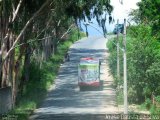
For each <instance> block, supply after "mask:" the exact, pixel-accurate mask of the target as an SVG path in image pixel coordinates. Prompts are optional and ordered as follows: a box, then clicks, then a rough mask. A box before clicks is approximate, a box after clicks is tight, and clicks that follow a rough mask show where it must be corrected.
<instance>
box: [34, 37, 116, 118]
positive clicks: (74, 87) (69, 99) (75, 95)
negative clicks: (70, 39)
mask: <svg viewBox="0 0 160 120" xmlns="http://www.w3.org/2000/svg"><path fill="white" fill-rule="evenodd" d="M106 42H107V39H104V38H102V37H89V38H83V39H81V40H79V41H77V42H76V43H75V44H74V45H72V46H71V48H70V62H65V63H64V64H62V65H61V67H60V71H59V74H58V76H57V78H56V81H55V86H54V85H53V87H52V90H51V91H50V92H49V93H48V96H47V98H46V99H45V100H44V102H43V104H42V106H41V107H40V108H38V109H37V110H36V111H35V113H34V115H33V116H31V119H33V120H105V116H104V114H111V113H117V112H118V109H117V107H116V102H115V101H116V100H115V90H114V89H113V87H112V82H113V81H112V80H113V78H112V76H111V75H110V73H109V68H108V66H107V62H106V60H104V61H103V62H102V65H101V80H103V82H104V85H103V86H104V87H103V89H102V90H100V91H94V90H90V91H80V90H79V87H78V84H77V83H78V71H77V65H78V63H79V59H80V58H81V57H88V56H90V57H98V58H100V59H107V56H108V53H107V49H106ZM102 114H103V115H102Z"/></svg>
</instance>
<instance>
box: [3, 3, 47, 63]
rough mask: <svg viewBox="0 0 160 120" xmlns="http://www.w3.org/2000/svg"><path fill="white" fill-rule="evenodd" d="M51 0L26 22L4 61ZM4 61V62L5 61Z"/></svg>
mask: <svg viewBox="0 0 160 120" xmlns="http://www.w3.org/2000/svg"><path fill="white" fill-rule="evenodd" d="M49 1H50V0H47V1H46V2H45V3H44V4H43V5H42V6H41V7H40V9H39V10H38V11H37V12H36V13H34V15H33V16H32V17H31V18H30V19H29V20H28V22H27V23H26V25H25V26H24V27H23V29H22V30H21V32H20V34H19V35H18V37H17V38H16V40H15V42H14V43H13V45H12V47H11V48H10V50H9V51H8V52H7V53H6V55H5V56H4V58H3V61H5V60H6V58H7V57H8V56H9V54H10V53H11V51H12V50H13V49H14V47H15V45H16V44H17V42H18V41H19V39H20V38H21V36H22V35H23V33H24V32H25V31H26V29H27V27H28V26H29V25H30V24H31V22H32V21H33V20H34V19H35V18H36V17H37V16H38V14H39V13H40V12H41V11H42V10H43V8H44V7H45V6H46V5H47V4H48V3H49ZM3 61H2V62H3Z"/></svg>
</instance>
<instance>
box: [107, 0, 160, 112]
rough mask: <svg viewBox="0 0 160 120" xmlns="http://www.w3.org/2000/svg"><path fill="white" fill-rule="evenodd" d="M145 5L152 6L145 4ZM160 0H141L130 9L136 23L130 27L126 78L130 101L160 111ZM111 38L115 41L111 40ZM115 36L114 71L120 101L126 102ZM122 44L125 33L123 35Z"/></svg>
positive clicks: (110, 47)
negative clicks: (134, 8)
mask: <svg viewBox="0 0 160 120" xmlns="http://www.w3.org/2000/svg"><path fill="white" fill-rule="evenodd" d="M146 5H149V6H152V7H147V8H146V7H145V6H146ZM159 5H160V2H159V0H155V1H151V0H147V1H145V0H142V1H141V2H140V3H138V6H139V9H137V10H133V11H132V12H131V13H130V16H131V18H132V20H134V21H135V22H136V23H137V25H135V26H128V28H127V82H128V102H129V104H138V105H141V108H145V109H147V110H149V111H150V112H151V114H160V79H159V78H160V34H159V33H160V28H159V26H160V15H159V12H158V10H159V7H158V6H159ZM111 41H112V42H111ZM113 42H115V43H116V38H114V39H112V40H110V42H109V43H108V44H107V46H108V48H109V51H110V57H109V63H110V68H111V72H112V74H113V75H114V78H115V85H116V86H117V88H119V86H121V87H120V88H119V92H118V95H117V96H118V97H117V98H118V102H119V104H123V92H122V89H123V88H122V87H123V56H122V54H123V53H122V52H121V53H120V58H121V59H120V65H121V66H120V68H121V69H120V70H121V73H120V74H121V78H120V80H117V76H116V64H117V61H116V57H117V53H116V46H115V45H114V44H113ZM120 43H121V45H120V46H121V47H123V45H122V37H121V38H120Z"/></svg>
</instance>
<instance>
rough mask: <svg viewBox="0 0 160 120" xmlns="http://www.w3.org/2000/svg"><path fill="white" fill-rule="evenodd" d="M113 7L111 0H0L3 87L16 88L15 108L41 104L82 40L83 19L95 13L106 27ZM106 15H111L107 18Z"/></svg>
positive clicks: (0, 85)
mask: <svg viewBox="0 0 160 120" xmlns="http://www.w3.org/2000/svg"><path fill="white" fill-rule="evenodd" d="M91 9H92V10H91ZM112 10H113V7H112V6H111V5H110V1H108V0H99V1H97V0H91V1H90V0H84V1H82V0H77V1H75V0H72V1H67V0H65V1H62V0H58V1H56V0H39V1H38V0H0V25H1V29H0V88H2V89H5V88H10V89H11V93H10V94H11V97H12V98H9V99H11V100H10V101H11V103H10V104H12V107H13V108H14V110H15V111H20V112H21V111H22V112H23V111H33V109H35V108H36V107H37V105H39V103H40V101H41V100H40V99H41V97H42V99H43V97H44V96H45V94H46V91H47V88H48V87H49V86H50V84H51V83H53V82H54V81H53V80H54V78H55V76H56V73H57V71H58V68H59V64H60V63H61V62H62V61H63V56H64V54H65V53H66V52H67V50H68V47H69V46H70V45H71V44H72V43H73V42H74V41H75V40H77V39H75V38H80V29H81V21H83V22H86V21H88V20H91V19H92V18H93V17H94V18H96V19H97V22H98V23H99V26H100V27H103V31H105V30H106V28H105V27H104V24H105V22H107V20H108V21H109V22H111V21H112V17H111V12H112ZM103 13H105V15H109V16H108V17H109V19H107V18H106V17H105V18H104V19H103V20H102V18H101V16H102V15H103ZM78 27H80V28H78ZM85 27H86V31H87V26H85ZM86 33H87V32H86ZM6 97H7V95H6ZM7 102H8V101H7ZM7 105H8V104H6V106H7ZM0 109H3V108H0ZM6 112H7V111H6Z"/></svg>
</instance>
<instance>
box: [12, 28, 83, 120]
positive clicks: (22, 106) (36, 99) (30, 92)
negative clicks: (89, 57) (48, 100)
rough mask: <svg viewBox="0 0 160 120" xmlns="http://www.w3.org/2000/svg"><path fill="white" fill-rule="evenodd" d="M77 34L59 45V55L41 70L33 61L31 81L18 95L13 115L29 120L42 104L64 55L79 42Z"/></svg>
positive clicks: (43, 65) (19, 119)
mask: <svg viewBox="0 0 160 120" xmlns="http://www.w3.org/2000/svg"><path fill="white" fill-rule="evenodd" d="M77 34H78V33H77V32H75V31H74V30H73V31H72V33H71V36H70V38H69V39H68V40H66V41H64V42H62V43H61V44H59V46H58V48H57V49H58V50H57V54H55V55H52V56H51V58H50V59H49V60H48V61H45V62H43V63H42V65H41V68H40V67H39V64H37V63H36V62H34V61H32V63H31V64H30V70H29V71H30V78H29V81H28V82H27V84H26V86H25V87H24V88H23V91H20V93H19V94H18V97H17V104H16V107H15V108H14V109H13V110H12V111H11V112H10V113H11V114H19V118H18V120H27V119H28V117H29V116H30V114H32V113H33V111H34V110H35V109H36V108H37V107H39V105H40V104H41V103H42V101H43V100H44V98H45V97H46V94H47V91H48V89H49V88H50V86H51V85H52V84H54V80H55V77H56V75H57V73H58V70H59V66H60V64H61V63H62V62H63V59H64V55H65V54H66V52H67V51H68V49H69V47H70V46H71V45H72V44H73V43H74V42H75V41H77ZM80 36H81V37H84V36H85V34H84V33H81V35H80Z"/></svg>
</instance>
